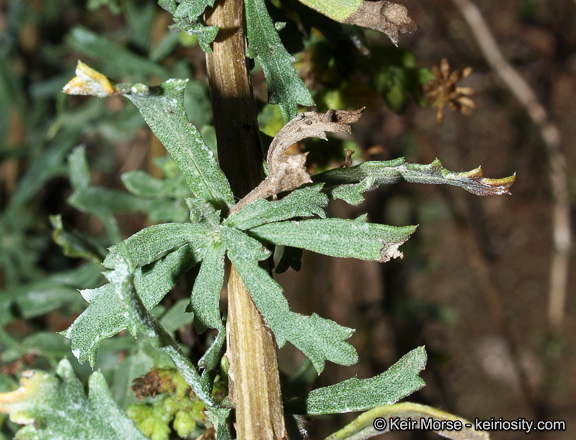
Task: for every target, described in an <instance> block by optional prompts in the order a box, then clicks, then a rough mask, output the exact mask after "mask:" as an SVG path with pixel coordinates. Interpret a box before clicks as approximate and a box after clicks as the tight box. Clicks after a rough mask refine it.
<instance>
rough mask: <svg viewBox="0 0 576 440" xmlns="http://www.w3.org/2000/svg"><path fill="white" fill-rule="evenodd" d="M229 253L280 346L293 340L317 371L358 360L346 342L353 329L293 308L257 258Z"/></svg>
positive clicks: (236, 252)
mask: <svg viewBox="0 0 576 440" xmlns="http://www.w3.org/2000/svg"><path fill="white" fill-rule="evenodd" d="M246 238H248V237H246ZM238 251H240V252H238ZM228 257H229V258H230V260H231V261H232V264H234V266H235V267H236V269H237V270H238V273H239V274H240V277H241V278H242V281H243V282H244V284H245V285H246V287H247V289H248V291H249V292H250V296H251V297H252V299H253V300H254V303H255V304H256V307H257V308H258V310H259V311H260V313H262V316H264V319H265V320H266V322H267V323H268V325H269V326H270V328H271V329H272V331H273V332H274V335H275V336H276V342H277V343H278V346H279V347H282V346H283V345H284V344H285V343H286V341H289V342H291V343H292V344H293V345H295V346H296V347H297V348H298V349H299V350H301V351H302V352H303V353H304V354H305V355H306V356H307V357H308V358H309V359H310V360H311V361H312V363H313V364H314V368H316V371H318V373H320V372H321V371H322V370H323V369H324V364H325V362H326V361H327V360H329V361H332V362H334V363H337V364H340V365H352V364H354V363H356V362H357V361H358V354H357V353H356V350H355V349H354V347H353V346H352V345H350V344H348V343H347V342H345V340H346V339H348V338H349V337H350V336H352V333H354V330H353V329H350V328H347V327H343V326H341V325H338V324H337V323H335V322H334V321H331V320H329V319H325V318H321V317H320V316H318V315H316V314H313V315H312V316H304V315H301V314H299V313H295V312H292V311H290V307H289V305H288V301H287V300H286V298H285V297H284V295H283V293H282V287H280V285H278V283H277V282H276V281H274V280H273V279H272V278H271V277H270V275H268V273H267V272H266V270H264V269H263V268H261V267H260V266H259V265H258V263H257V261H255V260H254V259H251V258H247V257H246V256H245V255H244V253H242V252H241V249H228Z"/></svg>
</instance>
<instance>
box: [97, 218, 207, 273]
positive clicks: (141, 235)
mask: <svg viewBox="0 0 576 440" xmlns="http://www.w3.org/2000/svg"><path fill="white" fill-rule="evenodd" d="M209 233H210V229H208V228H207V227H206V226H204V225H199V224H193V223H164V224H161V225H153V226H149V227H147V228H145V229H142V230H141V231H139V232H137V233H136V234H134V235H132V236H130V237H129V238H127V239H126V240H124V241H123V242H121V243H118V244H115V245H114V246H112V247H110V249H109V251H110V252H109V253H108V255H107V256H106V258H105V259H104V262H103V263H102V265H103V266H104V267H107V268H108V269H114V262H115V260H116V258H117V257H118V254H119V253H120V252H122V251H123V249H124V247H126V248H127V249H128V254H129V257H130V260H131V262H132V264H134V265H135V266H136V267H140V266H145V265H147V264H150V263H152V262H153V261H156V260H157V259H158V258H160V257H162V255H165V254H167V253H168V252H170V251H172V250H173V249H175V248H178V247H181V246H183V245H184V244H188V243H190V244H191V245H192V246H193V247H194V249H195V251H196V252H198V253H200V249H202V248H203V247H205V246H206V245H207V244H208V242H209V240H210V238H209V236H208V235H209Z"/></svg>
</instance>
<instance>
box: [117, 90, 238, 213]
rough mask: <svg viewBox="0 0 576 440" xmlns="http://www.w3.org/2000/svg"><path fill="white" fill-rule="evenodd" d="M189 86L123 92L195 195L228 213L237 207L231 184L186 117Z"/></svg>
mask: <svg viewBox="0 0 576 440" xmlns="http://www.w3.org/2000/svg"><path fill="white" fill-rule="evenodd" d="M185 87H186V81H184V80H168V81H166V82H165V83H162V84H160V85H159V86H157V87H151V88H150V89H148V88H147V87H145V86H141V85H129V84H128V85H124V86H122V88H121V90H122V91H123V94H124V96H126V97H127V98H128V99H130V101H132V102H133V103H134V105H136V107H138V110H140V113H141V114H142V116H143V117H144V120H145V121H146V123H147V124H148V125H149V126H150V128H151V129H152V131H153V132H154V134H155V135H156V136H157V137H158V139H159V140H160V142H162V144H163V145H164V147H166V150H168V152H169V153H170V156H172V159H174V161H175V162H176V163H177V164H178V167H179V168H180V170H181V171H182V172H183V173H184V176H186V182H187V183H188V186H189V187H190V189H191V190H192V192H193V193H194V195H195V196H196V197H197V198H199V199H203V200H206V201H208V202H210V203H212V204H213V205H214V207H216V208H217V209H224V210H227V209H229V208H230V207H231V206H232V205H233V204H234V198H233V196H232V191H231V190H230V185H229V184H228V181H227V180H226V178H225V177H224V173H223V172H222V170H221V169H220V168H219V167H218V163H217V161H216V158H215V157H214V154H213V153H212V152H211V151H210V149H209V148H208V147H207V146H206V144H205V143H204V141H203V140H202V137H201V136H200V133H199V132H198V130H197V129H196V127H195V126H194V125H193V124H192V123H190V122H189V121H188V119H187V118H186V113H185V110H184V89H185ZM119 88H120V86H119Z"/></svg>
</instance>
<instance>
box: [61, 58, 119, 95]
mask: <svg viewBox="0 0 576 440" xmlns="http://www.w3.org/2000/svg"><path fill="white" fill-rule="evenodd" d="M62 91H63V92H64V93H66V94H68V95H93V96H98V97H100V98H104V97H106V96H112V95H117V94H119V91H118V90H117V89H116V87H115V86H114V84H112V82H111V81H110V80H109V79H108V78H107V77H106V76H105V75H103V74H101V73H100V72H98V71H96V70H94V69H92V68H91V67H89V66H88V65H87V64H84V63H83V62H82V61H80V60H78V65H77V66H76V76H75V77H74V78H72V79H71V80H70V81H68V83H67V84H66V85H65V86H64V88H63V89H62Z"/></svg>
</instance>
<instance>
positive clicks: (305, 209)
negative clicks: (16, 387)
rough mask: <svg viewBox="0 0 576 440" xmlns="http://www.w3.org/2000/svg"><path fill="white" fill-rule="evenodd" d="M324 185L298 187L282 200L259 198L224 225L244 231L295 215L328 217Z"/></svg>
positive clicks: (228, 219) (236, 213) (232, 216)
mask: <svg viewBox="0 0 576 440" xmlns="http://www.w3.org/2000/svg"><path fill="white" fill-rule="evenodd" d="M322 186H323V185H310V186H304V187H301V188H298V189H296V190H295V191H293V192H292V193H291V194H289V195H288V196H286V197H284V198H283V199H281V200H276V201H272V202H269V201H268V200H266V199H258V200H255V201H254V202H252V203H250V204H249V205H246V206H245V207H244V208H242V209H241V210H240V211H238V212H235V213H234V214H232V215H231V216H230V217H228V218H227V219H226V220H225V221H224V223H223V224H224V225H226V226H232V227H234V228H236V229H240V230H242V231H244V230H246V229H251V228H254V227H256V226H260V225H263V224H266V223H273V222H278V221H282V220H287V219H291V218H295V217H313V216H315V215H318V216H320V217H322V218H325V217H326V214H325V212H324V208H326V206H327V205H328V198H327V197H326V195H325V194H323V193H322V192H321V191H322Z"/></svg>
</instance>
